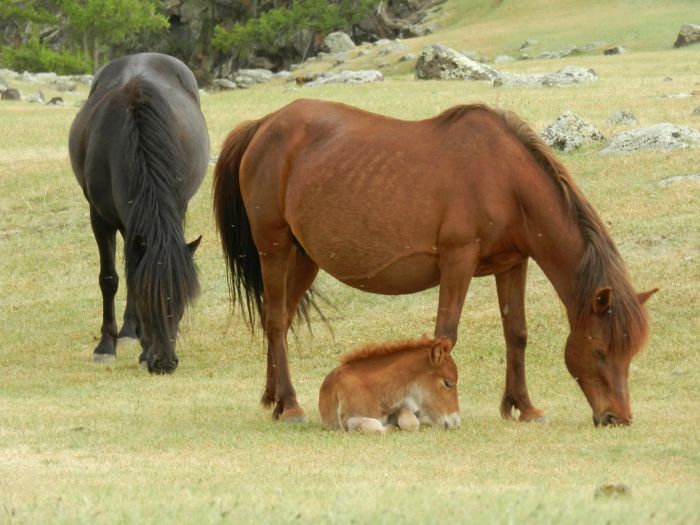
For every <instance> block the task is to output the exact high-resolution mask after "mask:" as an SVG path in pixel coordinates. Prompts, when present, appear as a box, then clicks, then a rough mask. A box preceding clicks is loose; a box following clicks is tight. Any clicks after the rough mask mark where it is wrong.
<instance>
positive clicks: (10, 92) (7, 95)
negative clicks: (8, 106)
mask: <svg viewBox="0 0 700 525" xmlns="http://www.w3.org/2000/svg"><path fill="white" fill-rule="evenodd" d="M0 100H22V97H21V96H20V94H19V91H17V90H16V89H15V88H8V89H6V90H5V91H3V92H2V95H0Z"/></svg>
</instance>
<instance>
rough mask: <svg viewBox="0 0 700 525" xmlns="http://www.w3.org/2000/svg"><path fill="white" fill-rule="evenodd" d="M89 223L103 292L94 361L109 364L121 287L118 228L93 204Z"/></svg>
mask: <svg viewBox="0 0 700 525" xmlns="http://www.w3.org/2000/svg"><path fill="white" fill-rule="evenodd" d="M90 224H91V225H92V232H93V234H94V236H95V241H96V242H97V250H98V251H99V254H100V276H99V282H100V291H101V292H102V327H101V329H100V332H101V334H102V335H101V337H100V342H99V343H97V346H96V347H95V349H94V351H93V354H92V360H93V362H95V363H107V362H110V361H113V360H114V359H116V357H117V323H116V320H115V318H114V296H115V295H116V293H117V289H118V288H119V276H118V275H117V270H116V268H115V267H114V252H115V247H116V241H117V239H116V236H117V230H116V228H114V227H113V226H111V225H109V224H108V223H107V222H105V220H104V219H102V217H100V216H99V214H98V213H97V211H96V210H95V209H94V208H93V207H92V206H90Z"/></svg>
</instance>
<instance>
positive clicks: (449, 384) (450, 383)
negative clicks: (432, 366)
mask: <svg viewBox="0 0 700 525" xmlns="http://www.w3.org/2000/svg"><path fill="white" fill-rule="evenodd" d="M442 384H443V385H445V388H446V389H447V390H449V389H451V388H452V387H454V386H455V384H454V383H453V382H452V381H448V380H447V379H443V380H442Z"/></svg>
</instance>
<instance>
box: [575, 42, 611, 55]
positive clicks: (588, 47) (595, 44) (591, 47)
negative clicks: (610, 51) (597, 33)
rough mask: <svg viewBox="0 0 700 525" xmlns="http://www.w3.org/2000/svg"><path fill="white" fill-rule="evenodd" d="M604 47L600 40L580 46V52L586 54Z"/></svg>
mask: <svg viewBox="0 0 700 525" xmlns="http://www.w3.org/2000/svg"><path fill="white" fill-rule="evenodd" d="M604 45H605V42H603V41H602V40H596V41H595V42H591V43H590V44H586V45H583V46H581V48H580V50H581V52H582V53H586V52H588V51H593V50H594V49H598V48H601V47H603V46H604Z"/></svg>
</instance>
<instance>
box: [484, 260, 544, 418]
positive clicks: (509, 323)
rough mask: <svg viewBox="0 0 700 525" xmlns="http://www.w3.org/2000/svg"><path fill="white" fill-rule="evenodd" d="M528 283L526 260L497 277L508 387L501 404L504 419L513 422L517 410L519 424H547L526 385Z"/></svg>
mask: <svg viewBox="0 0 700 525" xmlns="http://www.w3.org/2000/svg"><path fill="white" fill-rule="evenodd" d="M526 279H527V260H525V261H524V262H522V263H520V264H518V265H517V266H515V267H513V268H511V269H510V270H507V271H505V272H503V273H499V274H498V275H496V289H497V291H498V305H499V307H500V309H501V320H502V323H503V334H504V336H505V340H506V386H505V391H504V392H503V399H502V400H501V416H502V417H503V418H504V419H513V414H512V410H513V408H516V409H517V410H518V411H519V412H520V417H519V418H518V419H519V420H520V421H544V420H545V419H546V418H545V416H544V412H542V411H541V410H539V409H537V408H535V407H534V406H533V405H532V402H531V401H530V396H529V394H528V392H527V384H526V382H525V347H526V346H527V327H526V322H525V281H526Z"/></svg>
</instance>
